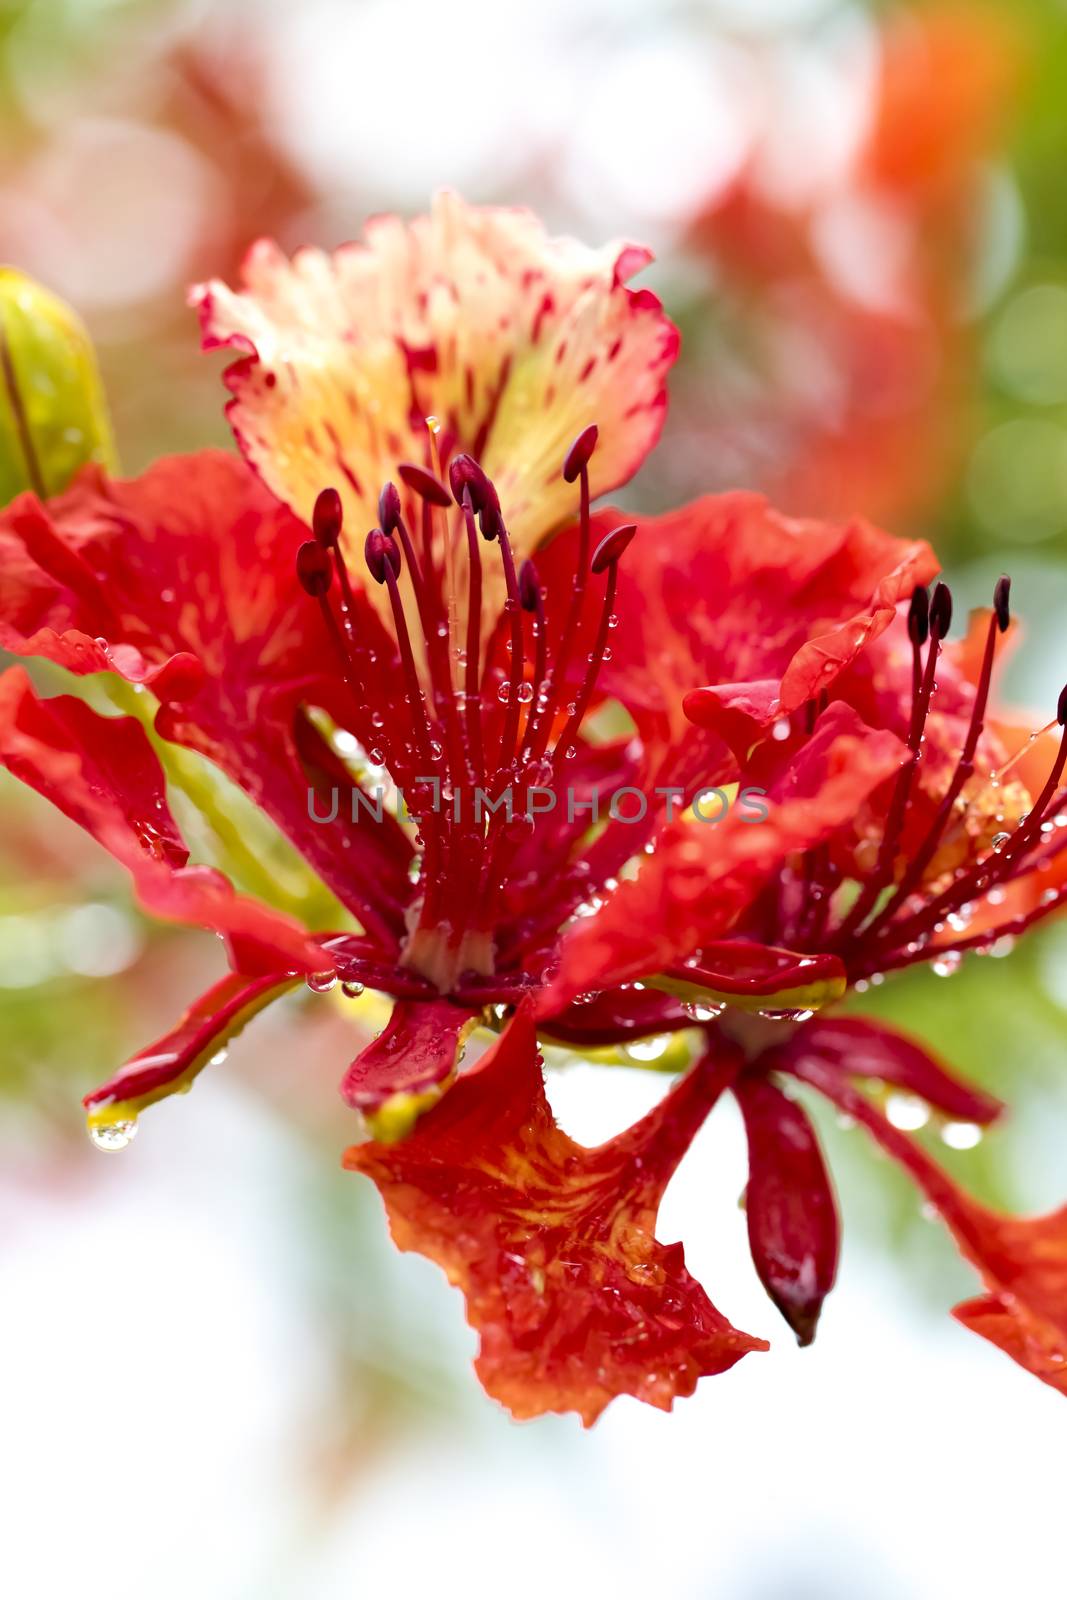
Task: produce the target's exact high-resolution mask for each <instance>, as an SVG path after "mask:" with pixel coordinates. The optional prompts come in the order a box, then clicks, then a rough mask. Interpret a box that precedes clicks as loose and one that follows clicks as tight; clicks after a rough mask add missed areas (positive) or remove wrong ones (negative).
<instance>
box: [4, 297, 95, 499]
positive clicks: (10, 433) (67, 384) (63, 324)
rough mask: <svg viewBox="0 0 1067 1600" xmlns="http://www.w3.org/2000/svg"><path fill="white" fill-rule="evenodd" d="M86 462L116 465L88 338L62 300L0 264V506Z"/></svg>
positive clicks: (39, 490)
mask: <svg viewBox="0 0 1067 1600" xmlns="http://www.w3.org/2000/svg"><path fill="white" fill-rule="evenodd" d="M89 461H95V462H97V463H98V464H99V465H100V466H102V467H106V468H108V469H109V470H114V469H115V465H116V463H115V448H114V443H113V441H112V435H111V422H110V419H109V417H108V412H107V403H106V401H105V399H104V390H103V385H102V384H101V382H100V373H99V371H98V369H97V364H96V355H95V352H94V350H93V347H92V343H91V342H90V339H89V335H88V334H87V333H86V331H85V328H84V327H83V326H82V323H81V321H80V320H79V319H78V317H76V316H75V314H74V312H73V311H72V310H71V309H70V307H69V306H67V305H64V303H63V301H62V300H59V299H57V297H56V296H55V295H53V294H50V293H49V292H48V290H47V289H42V288H41V286H40V285H39V284H36V283H34V282H33V280H32V279H31V278H27V277H26V276H25V275H24V274H23V273H21V272H17V271H15V269H14V268H13V267H0V506H3V505H6V504H7V503H8V501H9V500H11V499H13V498H14V496H15V495H17V494H21V493H22V491H23V490H24V489H33V490H34V491H35V493H36V494H37V495H39V496H40V498H41V499H47V498H48V497H50V496H51V495H55V494H59V493H60V492H61V491H62V490H64V489H65V488H66V487H67V485H68V484H69V483H70V481H71V479H72V478H73V477H74V475H75V473H76V472H77V471H78V469H79V468H80V467H83V466H85V464H86V463H87V462H89Z"/></svg>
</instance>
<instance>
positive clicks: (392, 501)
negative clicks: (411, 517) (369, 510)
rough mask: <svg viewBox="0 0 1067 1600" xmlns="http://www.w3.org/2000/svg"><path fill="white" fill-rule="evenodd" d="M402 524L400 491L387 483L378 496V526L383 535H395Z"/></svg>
mask: <svg viewBox="0 0 1067 1600" xmlns="http://www.w3.org/2000/svg"><path fill="white" fill-rule="evenodd" d="M399 522H400V490H399V489H398V488H397V486H396V484H395V483H387V484H386V485H385V487H384V488H383V490H382V492H381V494H380V495H379V496H378V525H379V527H380V528H381V530H382V532H383V533H395V531H396V528H397V525H398V523H399Z"/></svg>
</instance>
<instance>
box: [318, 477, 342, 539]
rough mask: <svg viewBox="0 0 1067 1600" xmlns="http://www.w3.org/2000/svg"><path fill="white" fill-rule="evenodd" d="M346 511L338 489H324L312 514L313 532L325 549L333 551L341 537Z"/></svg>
mask: <svg viewBox="0 0 1067 1600" xmlns="http://www.w3.org/2000/svg"><path fill="white" fill-rule="evenodd" d="M343 521H344V511H343V510H342V508H341V496H340V495H339V494H338V493H337V490H336V489H323V491H322V493H321V494H320V495H319V497H318V499H317V500H316V501H315V509H314V511H313V512H312V513H311V530H312V532H313V533H314V535H315V537H316V539H317V540H318V541H319V543H320V544H321V545H322V546H323V548H324V549H327V550H332V549H333V547H334V545H335V544H336V543H337V541H338V539H339V538H340V535H341V524H342V522H343Z"/></svg>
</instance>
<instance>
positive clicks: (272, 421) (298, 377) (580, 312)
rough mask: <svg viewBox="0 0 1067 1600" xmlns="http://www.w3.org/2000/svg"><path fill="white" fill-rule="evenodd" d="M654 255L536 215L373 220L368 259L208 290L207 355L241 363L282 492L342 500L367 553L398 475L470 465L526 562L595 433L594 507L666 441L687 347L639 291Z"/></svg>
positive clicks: (281, 261) (307, 258)
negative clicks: (413, 467)
mask: <svg viewBox="0 0 1067 1600" xmlns="http://www.w3.org/2000/svg"><path fill="white" fill-rule="evenodd" d="M648 259H649V257H648V254H647V252H645V251H642V250H639V249H635V248H634V247H632V246H628V245H619V244H614V245H608V246H606V247H604V248H603V249H600V250H592V249H588V248H586V247H585V246H583V245H580V244H578V243H576V242H575V241H573V240H569V239H553V238H551V237H550V236H549V235H548V234H547V233H546V232H545V231H544V229H543V227H542V225H541V223H540V222H539V221H538V220H537V218H536V217H535V216H534V215H533V214H532V213H531V212H528V211H524V210H519V209H505V208H501V207H495V206H481V207H479V206H469V205H467V204H465V202H464V201H463V200H461V199H460V198H459V197H458V196H457V195H455V194H451V193H447V192H446V193H441V194H438V195H437V196H436V198H435V200H434V202H433V206H432V209H431V212H430V215H429V216H424V217H418V218H416V219H415V220H414V221H412V222H410V223H405V222H403V221H402V220H401V219H400V218H399V217H394V216H382V217H376V218H374V219H372V220H371V221H370V222H368V224H367V225H366V228H365V230H364V239H363V242H362V243H358V244H350V245H344V246H342V248H341V249H340V250H337V251H335V252H334V253H333V254H332V255H327V254H325V253H324V252H322V251H319V250H302V251H300V252H298V254H297V255H295V256H294V257H293V258H292V259H291V260H290V259H288V258H287V257H286V256H285V255H283V253H282V252H281V251H280V250H279V249H278V247H277V246H276V245H274V244H272V243H270V242H269V241H261V242H260V243H259V244H258V245H256V246H255V247H254V248H253V249H252V251H251V253H250V254H249V256H248V258H247V259H246V261H245V265H244V273H243V284H242V287H241V288H240V289H239V290H232V289H229V288H227V287H226V285H224V284H221V283H217V282H216V283H210V284H203V285H200V286H199V287H198V288H196V289H195V290H194V291H193V295H192V298H193V303H194V304H195V305H196V306H197V307H198V309H199V313H200V319H201V326H202V329H203V339H204V345H205V348H207V349H212V348H216V347H219V346H225V347H228V348H230V349H233V350H235V351H237V352H238V353H239V359H238V360H237V361H236V362H235V363H234V365H233V366H232V367H231V368H230V369H229V371H228V373H227V383H228V386H229V388H230V390H231V392H232V394H233V399H232V401H231V402H230V405H229V408H228V409H229V416H230V421H231V423H232V425H233V429H234V432H235V434H236V436H237V440H238V443H239V444H240V446H241V449H242V450H243V452H244V454H245V456H246V457H247V459H248V460H249V461H250V462H251V463H252V465H253V466H254V467H255V468H256V469H257V471H258V472H260V473H261V475H262V477H263V480H264V482H265V483H266V484H267V485H268V486H269V487H270V488H271V489H273V490H274V492H275V493H276V494H277V495H278V496H279V497H280V498H281V499H282V500H284V501H285V502H286V503H287V504H288V505H290V506H291V507H292V508H293V510H294V511H295V512H296V513H297V515H298V516H300V517H301V518H303V519H304V520H305V521H307V522H310V520H311V512H312V508H313V506H314V503H315V499H316V496H317V495H318V493H319V491H320V490H321V489H323V488H325V487H327V486H333V487H334V488H336V489H337V490H338V492H339V493H340V495H341V498H342V501H343V504H344V510H345V516H346V521H347V523H348V525H349V527H350V529H351V530H353V533H354V534H358V535H359V536H360V537H362V535H363V533H364V532H365V530H366V529H367V528H368V527H369V526H372V525H373V524H374V523H376V522H377V520H378V510H377V504H378V494H379V492H380V490H381V488H382V485H383V484H384V483H385V482H386V481H387V480H390V479H395V477H396V473H397V465H398V463H400V462H405V461H410V462H414V463H415V464H417V465H429V464H430V458H429V457H428V454H427V451H428V434H427V428H426V420H425V419H426V418H427V417H434V418H436V419H437V421H438V423H439V425H440V429H441V432H440V434H439V440H440V445H441V448H442V450H443V452H444V454H445V455H446V456H447V455H448V454H451V453H454V452H457V451H468V452H470V453H471V454H473V455H474V456H475V457H476V458H477V459H478V460H479V461H480V463H481V465H482V467H483V468H484V469H485V471H486V472H487V473H488V474H489V476H490V477H491V478H492V479H493V481H494V483H495V485H496V488H497V491H498V493H499V495H500V499H501V505H502V508H503V512H504V516H505V519H506V521H507V524H508V527H509V530H510V532H511V536H512V541H513V543H514V545H515V548H516V552H517V555H518V556H519V557H520V558H521V556H523V555H526V554H529V553H530V551H531V550H533V549H534V548H535V546H536V545H537V544H539V543H540V542H541V540H542V539H544V538H545V537H546V536H547V535H548V534H549V533H551V532H552V531H553V530H554V529H555V528H556V527H558V526H559V524H560V523H561V522H562V521H563V520H564V519H565V518H566V517H567V516H569V515H571V514H573V508H574V493H573V490H572V489H571V488H570V487H569V486H568V485H567V484H566V483H564V482H563V479H562V477H561V476H560V469H561V467H562V464H563V459H564V456H565V455H566V452H567V448H568V446H569V445H570V443H571V441H572V440H573V438H574V437H575V435H576V434H578V433H579V432H581V430H582V429H584V428H585V427H586V426H587V425H588V424H590V423H593V422H595V423H597V424H598V425H599V428H600V443H599V446H598V449H597V451H596V454H595V455H594V457H593V461H592V464H591V479H592V491H593V493H594V494H595V495H596V494H603V493H604V492H606V491H607V490H609V489H612V488H614V487H615V486H616V485H618V484H620V483H623V482H625V480H626V479H627V478H628V477H630V476H631V474H632V473H633V472H634V471H636V469H637V467H638V466H639V465H640V464H641V462H642V461H643V459H644V457H645V456H646V455H647V453H648V451H649V450H650V449H651V448H652V446H653V444H654V443H655V442H656V439H657V438H658V436H659V431H660V428H661V426H662V423H663V416H664V410H665V406H666V389H665V386H664V380H665V375H666V372H667V369H668V367H669V366H670V365H671V363H672V361H673V360H674V358H675V355H676V354H677V348H678V336H677V331H676V330H675V328H674V327H673V326H672V324H671V323H670V322H669V321H668V319H667V317H666V316H665V315H664V312H663V309H662V307H661V305H660V303H659V301H658V300H657V299H656V297H655V296H654V295H653V294H651V293H650V292H649V291H648V290H639V291H636V292H635V291H633V290H630V289H628V288H627V287H626V280H627V279H628V278H630V277H631V276H632V275H633V274H634V273H635V272H636V271H637V270H639V268H641V267H642V266H644V265H645V264H646V262H647V261H648Z"/></svg>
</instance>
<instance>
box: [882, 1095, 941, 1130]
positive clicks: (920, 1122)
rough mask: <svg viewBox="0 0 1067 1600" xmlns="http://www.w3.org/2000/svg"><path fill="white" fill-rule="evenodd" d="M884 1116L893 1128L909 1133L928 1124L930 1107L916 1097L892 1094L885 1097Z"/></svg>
mask: <svg viewBox="0 0 1067 1600" xmlns="http://www.w3.org/2000/svg"><path fill="white" fill-rule="evenodd" d="M885 1114H886V1116H887V1117H888V1119H889V1121H890V1122H891V1123H892V1124H893V1126H894V1128H901V1129H903V1130H905V1131H906V1132H909V1133H911V1132H913V1131H914V1130H915V1129H916V1128H924V1127H925V1126H926V1124H927V1123H928V1122H929V1120H930V1107H929V1106H928V1105H927V1104H926V1101H925V1100H920V1099H919V1097H918V1095H914V1094H898V1093H896V1092H894V1093H893V1094H890V1095H887V1097H886V1102H885Z"/></svg>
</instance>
